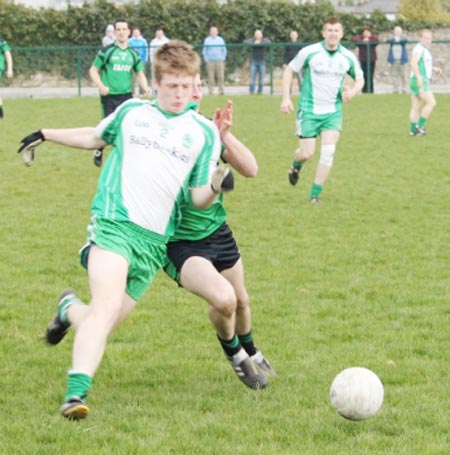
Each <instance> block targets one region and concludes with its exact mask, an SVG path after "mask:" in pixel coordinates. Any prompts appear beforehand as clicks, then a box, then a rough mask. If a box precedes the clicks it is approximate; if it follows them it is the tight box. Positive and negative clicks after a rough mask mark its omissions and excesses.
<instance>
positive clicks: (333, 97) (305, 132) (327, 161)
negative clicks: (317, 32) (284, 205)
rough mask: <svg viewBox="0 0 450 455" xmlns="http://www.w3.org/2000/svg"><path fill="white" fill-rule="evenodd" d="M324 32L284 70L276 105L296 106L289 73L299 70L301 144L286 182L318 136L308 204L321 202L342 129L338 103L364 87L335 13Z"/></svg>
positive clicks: (307, 156)
mask: <svg viewBox="0 0 450 455" xmlns="http://www.w3.org/2000/svg"><path fill="white" fill-rule="evenodd" d="M322 36H323V38H324V39H323V41H321V42H320V43H316V44H312V45H310V46H306V47H304V48H303V49H302V50H301V51H299V53H298V54H297V56H296V57H295V58H294V59H293V60H292V61H291V62H290V63H289V65H287V66H286V68H285V69H284V71H283V80H282V87H283V99H282V102H281V107H280V110H281V112H282V113H284V114H289V113H290V112H292V111H293V110H294V107H293V105H292V101H291V95H290V87H291V82H292V75H293V74H294V73H298V72H303V73H304V76H303V84H302V87H301V92H300V99H299V102H298V108H297V118H296V125H297V136H298V138H299V147H298V148H297V150H296V151H295V157H294V161H293V163H292V166H291V168H290V169H289V182H290V183H291V185H296V184H297V182H298V179H299V173H300V170H301V168H302V167H303V165H304V164H305V162H306V161H307V160H309V159H310V158H312V156H313V155H314V153H315V149H316V141H317V137H320V141H321V145H320V159H319V164H318V165H317V169H316V175H315V178H314V182H313V184H312V187H311V191H310V195H309V200H310V202H311V203H312V204H315V203H318V202H320V199H319V196H320V194H321V192H322V189H323V186H324V184H325V181H326V180H327V178H328V175H329V174H330V171H331V167H332V166H333V160H334V154H335V152H336V144H337V142H338V140H339V135H340V133H341V130H342V102H343V101H350V100H351V99H352V98H353V97H354V96H355V95H356V94H357V93H358V92H359V91H361V89H362V87H363V86H364V77H363V72H362V70H361V67H360V65H359V62H358V60H357V59H356V56H355V54H353V52H351V51H349V50H348V49H346V48H345V47H343V46H342V45H341V44H340V42H341V39H342V37H343V36H344V29H343V26H342V23H341V21H340V20H339V19H338V18H336V17H331V18H329V19H327V20H326V21H325V23H324V25H323V28H322ZM346 75H349V76H350V77H352V78H353V79H354V80H355V83H354V85H353V87H352V88H344V79H345V77H346Z"/></svg>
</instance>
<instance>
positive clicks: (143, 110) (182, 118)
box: [92, 100, 221, 236]
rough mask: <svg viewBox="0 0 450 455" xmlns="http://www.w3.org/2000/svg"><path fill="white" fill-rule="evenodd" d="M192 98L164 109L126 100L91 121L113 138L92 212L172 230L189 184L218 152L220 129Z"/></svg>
mask: <svg viewBox="0 0 450 455" xmlns="http://www.w3.org/2000/svg"><path fill="white" fill-rule="evenodd" d="M196 108H197V105H196V104H191V105H189V106H188V107H187V108H186V110H185V111H184V112H183V113H180V114H168V113H167V112H164V111H162V110H161V109H159V108H158V106H157V103H156V101H153V102H150V101H140V100H130V101H126V102H125V103H123V104H122V105H121V106H119V107H118V108H117V109H116V110H115V111H114V112H113V113H112V114H111V115H109V116H108V117H106V118H105V119H103V120H102V121H101V122H100V123H99V124H98V126H97V127H96V134H97V136H98V137H100V138H101V139H103V140H104V141H105V142H107V143H109V144H112V145H113V146H114V149H113V150H112V152H111V154H110V156H109V158H108V160H107V162H106V164H105V166H104V168H103V170H102V173H101V175H100V178H99V182H98V191H97V194H96V196H95V198H94V201H93V203H92V214H93V215H97V216H101V217H105V218H109V219H113V220H116V221H131V222H133V223H135V224H137V225H138V226H141V227H143V228H144V229H148V230H150V231H152V232H155V233H157V234H160V235H165V236H172V235H173V232H174V229H175V226H176V225H177V224H178V222H179V220H180V214H181V211H182V209H183V208H184V206H185V205H186V203H187V200H188V192H189V188H194V187H198V186H203V185H206V184H208V183H209V182H210V179H211V173H212V172H213V170H214V169H215V167H216V165H217V161H218V159H219V157H220V151H221V142H220V136H219V131H218V129H217V127H216V126H215V125H214V123H213V122H212V121H211V120H208V119H206V118H205V117H203V116H202V115H200V114H198V113H197V112H196V111H195V109H196Z"/></svg>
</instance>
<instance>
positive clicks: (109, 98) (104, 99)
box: [100, 92, 133, 117]
mask: <svg viewBox="0 0 450 455" xmlns="http://www.w3.org/2000/svg"><path fill="white" fill-rule="evenodd" d="M131 98H133V94H132V93H131V92H130V93H124V94H123V95H106V96H101V97H100V100H101V103H102V109H103V117H108V115H109V114H112V113H113V112H114V111H115V110H116V107H117V106H120V105H121V104H122V103H123V102H124V101H127V100H130V99H131Z"/></svg>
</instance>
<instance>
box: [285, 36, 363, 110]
mask: <svg viewBox="0 0 450 455" xmlns="http://www.w3.org/2000/svg"><path fill="white" fill-rule="evenodd" d="M289 67H290V68H291V69H292V70H293V71H295V72H296V73H301V72H303V73H304V75H303V84H302V88H301V93H300V99H299V102H298V111H299V112H302V113H305V114H313V115H322V114H331V113H334V112H337V111H340V110H341V108H342V91H343V88H344V79H345V76H346V75H347V74H348V75H349V76H351V77H352V78H353V79H355V80H357V79H361V78H362V77H363V73H362V70H361V67H360V65H359V62H358V60H357V58H356V56H355V54H353V52H351V51H349V50H348V49H346V48H345V47H343V46H341V45H339V47H338V48H337V50H336V51H334V52H333V51H331V52H330V51H329V50H327V49H326V47H325V42H324V41H321V42H320V43H316V44H311V45H310V46H306V47H304V48H303V49H302V50H300V51H299V53H298V54H297V55H296V56H295V57H294V59H293V60H291V62H290V63H289Z"/></svg>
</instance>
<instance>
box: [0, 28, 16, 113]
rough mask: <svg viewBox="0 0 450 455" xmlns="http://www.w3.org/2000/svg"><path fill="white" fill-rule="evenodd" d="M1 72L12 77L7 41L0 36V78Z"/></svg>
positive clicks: (1, 76) (11, 63) (0, 104)
mask: <svg viewBox="0 0 450 455" xmlns="http://www.w3.org/2000/svg"><path fill="white" fill-rule="evenodd" d="M3 74H6V77H8V78H11V77H13V59H12V56H11V49H10V48H9V46H8V43H7V42H6V41H5V40H3V39H2V38H1V37H0V79H2V78H3ZM3 116H4V112H3V100H2V98H1V97H0V119H2V118H3Z"/></svg>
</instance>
